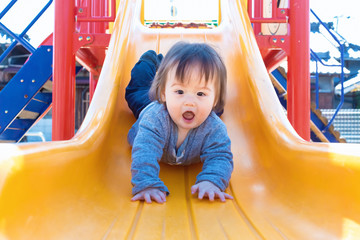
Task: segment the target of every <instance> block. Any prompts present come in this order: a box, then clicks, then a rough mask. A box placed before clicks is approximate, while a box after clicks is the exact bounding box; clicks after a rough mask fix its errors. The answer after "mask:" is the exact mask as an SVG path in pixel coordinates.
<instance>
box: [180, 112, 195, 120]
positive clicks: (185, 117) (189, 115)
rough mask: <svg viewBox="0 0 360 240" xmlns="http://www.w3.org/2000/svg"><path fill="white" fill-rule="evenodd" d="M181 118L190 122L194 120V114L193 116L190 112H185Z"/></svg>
mask: <svg viewBox="0 0 360 240" xmlns="http://www.w3.org/2000/svg"><path fill="white" fill-rule="evenodd" d="M182 116H183V118H184V119H185V120H187V121H191V120H193V119H194V117H195V114H194V113H193V112H191V111H186V112H184V113H183V115H182Z"/></svg>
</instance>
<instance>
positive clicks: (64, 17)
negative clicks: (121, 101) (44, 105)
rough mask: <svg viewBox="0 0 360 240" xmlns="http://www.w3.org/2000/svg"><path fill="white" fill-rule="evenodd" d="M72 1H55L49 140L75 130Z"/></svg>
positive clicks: (71, 135)
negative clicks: (51, 109)
mask: <svg viewBox="0 0 360 240" xmlns="http://www.w3.org/2000/svg"><path fill="white" fill-rule="evenodd" d="M74 9H75V2H74V0H68V1H64V0H55V27H54V57H53V63H54V69H53V121H52V123H53V124H52V140H53V141H56V140H67V139H70V138H72V137H73V136H74V132H75V54H74V53H73V33H74V29H75V13H74Z"/></svg>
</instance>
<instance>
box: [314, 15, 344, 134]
mask: <svg viewBox="0 0 360 240" xmlns="http://www.w3.org/2000/svg"><path fill="white" fill-rule="evenodd" d="M310 12H311V13H312V14H313V15H314V17H315V18H316V19H317V20H318V21H319V23H320V24H321V26H323V27H324V28H325V29H326V31H327V32H328V33H329V34H330V36H331V37H332V38H333V39H334V41H335V42H336V43H337V44H338V46H339V51H340V64H325V63H324V62H323V61H322V60H321V58H320V57H319V56H318V55H317V54H316V53H315V52H314V51H313V50H312V49H310V55H311V57H312V58H313V59H314V60H315V62H316V73H315V78H316V82H315V85H316V108H318V107H319V100H318V99H319V72H318V62H320V63H321V64H322V65H324V66H328V67H340V69H341V73H340V84H341V95H340V102H339V104H338V106H337V107H336V110H335V113H334V115H333V116H332V117H331V119H330V120H329V122H328V124H327V125H326V126H325V128H324V129H322V131H323V132H325V131H326V130H327V129H328V128H329V127H330V126H331V124H332V123H333V121H334V119H335V117H336V115H337V114H338V112H339V110H340V109H341V107H342V105H343V104H344V44H343V43H341V42H340V40H339V39H338V38H337V37H336V36H335V34H334V33H332V31H331V30H330V29H329V27H328V26H327V25H326V24H325V23H324V22H323V21H322V20H321V19H320V18H319V17H318V15H316V14H315V12H314V11H313V10H312V9H310Z"/></svg>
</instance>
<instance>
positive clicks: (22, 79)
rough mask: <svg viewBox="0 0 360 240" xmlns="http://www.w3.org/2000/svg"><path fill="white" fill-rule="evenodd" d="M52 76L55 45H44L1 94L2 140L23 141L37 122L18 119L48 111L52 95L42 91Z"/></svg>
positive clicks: (0, 134) (0, 128) (0, 138)
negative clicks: (22, 116) (30, 113)
mask: <svg viewBox="0 0 360 240" xmlns="http://www.w3.org/2000/svg"><path fill="white" fill-rule="evenodd" d="M51 75H52V46H40V47H39V48H38V49H37V50H36V51H35V52H34V54H33V55H31V57H30V58H29V60H28V61H27V62H26V63H25V64H24V66H23V67H22V68H21V69H20V70H19V72H18V73H17V74H16V75H15V76H14V77H13V78H12V79H11V80H10V82H9V83H8V84H7V85H6V86H5V88H4V89H3V90H2V91H1V92H0V140H15V141H19V140H20V139H21V138H22V136H23V134H25V133H26V131H27V130H28V129H29V128H30V127H31V126H32V124H33V123H34V122H35V121H36V119H33V120H30V121H26V120H25V119H17V116H18V115H19V113H21V111H23V110H27V111H32V112H36V113H38V114H39V116H40V115H42V113H44V111H46V109H48V107H49V106H50V104H51V102H52V93H42V92H40V89H41V88H42V86H43V85H44V84H45V83H46V81H48V80H49V79H51ZM8 128H11V129H8ZM16 129H21V131H19V130H16ZM8 130H10V131H8Z"/></svg>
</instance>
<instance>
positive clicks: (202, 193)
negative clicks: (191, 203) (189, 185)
mask: <svg viewBox="0 0 360 240" xmlns="http://www.w3.org/2000/svg"><path fill="white" fill-rule="evenodd" d="M204 195H205V191H204V190H202V189H200V190H199V195H198V198H199V199H203V197H204Z"/></svg>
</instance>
